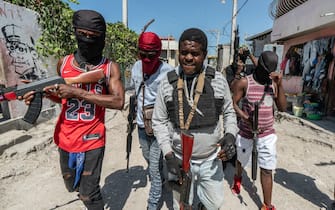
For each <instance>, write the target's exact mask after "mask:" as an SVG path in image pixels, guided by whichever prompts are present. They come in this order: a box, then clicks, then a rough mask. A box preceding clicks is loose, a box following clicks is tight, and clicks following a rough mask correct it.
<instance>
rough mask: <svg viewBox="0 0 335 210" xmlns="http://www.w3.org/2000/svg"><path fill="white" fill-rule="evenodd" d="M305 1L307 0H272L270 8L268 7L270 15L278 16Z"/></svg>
mask: <svg viewBox="0 0 335 210" xmlns="http://www.w3.org/2000/svg"><path fill="white" fill-rule="evenodd" d="M307 1H308V0H274V1H273V2H272V3H271V7H272V8H270V10H271V11H270V13H271V16H272V17H274V18H278V17H280V16H282V15H284V14H286V13H288V12H289V11H291V10H292V9H294V8H296V7H298V6H300V5H301V4H303V3H305V2H307Z"/></svg>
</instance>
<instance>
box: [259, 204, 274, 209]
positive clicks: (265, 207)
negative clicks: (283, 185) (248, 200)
mask: <svg viewBox="0 0 335 210" xmlns="http://www.w3.org/2000/svg"><path fill="white" fill-rule="evenodd" d="M261 210H276V208H275V206H274V205H270V206H266V205H265V204H263V206H262V208H261Z"/></svg>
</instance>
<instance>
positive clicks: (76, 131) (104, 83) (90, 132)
mask: <svg viewBox="0 0 335 210" xmlns="http://www.w3.org/2000/svg"><path fill="white" fill-rule="evenodd" d="M73 62H74V56H73V55H68V56H66V57H65V58H64V61H63V64H62V66H61V69H60V72H61V76H62V77H63V78H68V77H75V76H78V75H79V74H82V73H84V72H85V70H83V69H81V68H79V67H77V66H75V65H74V63H73ZM110 65H111V62H110V61H109V60H108V59H105V58H103V59H102V61H101V63H100V64H99V65H97V66H95V67H94V68H93V69H103V71H104V73H105V79H102V80H100V81H98V82H96V83H90V84H73V86H76V87H79V88H82V89H84V90H86V91H89V92H92V93H94V94H99V95H102V94H106V93H107V88H108V81H109V77H110ZM105 132H106V131H105V108H104V107H101V106H98V105H96V104H92V103H89V102H87V101H85V100H81V99H78V98H68V99H62V111H61V113H60V116H59V118H58V122H57V125H56V128H55V133H54V140H55V143H56V144H57V145H58V146H59V147H60V148H62V149H63V150H65V151H68V152H84V151H88V150H92V149H96V148H100V147H102V146H104V145H105Z"/></svg>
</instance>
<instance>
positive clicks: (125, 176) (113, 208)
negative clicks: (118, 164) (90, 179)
mask: <svg viewBox="0 0 335 210" xmlns="http://www.w3.org/2000/svg"><path fill="white" fill-rule="evenodd" d="M147 184H148V183H147V170H145V169H144V168H143V166H133V167H131V168H130V169H129V172H126V169H124V170H118V171H115V172H114V173H112V174H110V175H109V176H107V177H106V179H105V185H104V186H103V187H102V189H101V190H102V194H103V197H104V201H105V204H106V207H107V209H110V210H122V209H124V205H125V203H126V202H127V199H128V197H129V195H130V193H131V191H132V190H135V191H136V190H137V189H138V188H143V187H146V185H147Z"/></svg>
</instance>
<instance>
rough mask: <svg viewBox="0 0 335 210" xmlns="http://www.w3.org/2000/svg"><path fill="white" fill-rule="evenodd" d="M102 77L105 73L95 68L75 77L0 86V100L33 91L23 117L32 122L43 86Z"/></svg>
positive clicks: (35, 116) (93, 80) (39, 102)
mask: <svg viewBox="0 0 335 210" xmlns="http://www.w3.org/2000/svg"><path fill="white" fill-rule="evenodd" d="M104 77H105V74H104V72H103V70H102V69H97V70H92V71H88V72H85V73H82V74H80V75H78V76H76V77H69V78H62V77H60V76H53V77H49V78H46V79H43V80H38V81H35V82H30V83H27V84H22V85H17V86H13V87H7V88H0V102H1V101H10V100H16V99H17V98H18V97H19V96H21V97H22V96H23V95H24V94H26V93H28V92H30V91H35V94H34V98H33V99H32V100H31V102H30V105H29V107H28V110H27V112H26V114H25V115H24V117H23V120H24V121H26V122H28V123H30V124H34V123H35V122H36V120H37V118H38V116H39V115H40V112H41V109H42V99H43V94H44V92H43V89H44V88H45V87H47V86H50V85H55V84H75V83H83V84H85V83H86V84H87V83H93V82H98V81H99V80H100V79H103V78H104Z"/></svg>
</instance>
